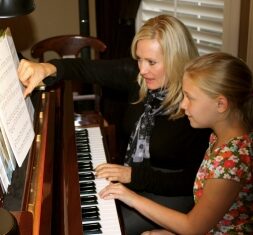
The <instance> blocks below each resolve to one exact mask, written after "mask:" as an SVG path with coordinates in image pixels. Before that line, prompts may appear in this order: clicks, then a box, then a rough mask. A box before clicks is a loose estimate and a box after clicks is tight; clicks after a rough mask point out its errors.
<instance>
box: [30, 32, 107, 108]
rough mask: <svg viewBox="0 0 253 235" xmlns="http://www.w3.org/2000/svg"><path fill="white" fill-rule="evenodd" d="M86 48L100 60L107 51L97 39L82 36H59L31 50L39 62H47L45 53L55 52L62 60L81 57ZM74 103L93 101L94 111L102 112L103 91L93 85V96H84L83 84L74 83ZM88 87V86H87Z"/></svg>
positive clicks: (46, 40) (42, 42)
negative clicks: (101, 98)
mask: <svg viewBox="0 0 253 235" xmlns="http://www.w3.org/2000/svg"><path fill="white" fill-rule="evenodd" d="M84 48H88V49H91V53H93V54H94V59H99V58H100V53H101V52H104V51H105V50H106V45H105V44H104V43H103V42H102V41H101V40H99V39H97V38H95V37H91V36H89V37H87V36H86V37H85V36H81V35H59V36H54V37H50V38H47V39H44V40H42V41H39V42H37V43H36V44H35V45H33V47H32V48H31V55H32V57H33V58H35V59H38V60H39V62H44V61H45V53H48V52H50V51H51V52H55V53H57V54H58V55H59V56H60V57H61V58H76V57H80V55H81V52H82V50H83V49H84ZM72 86H73V99H74V101H83V100H86V101H87V100H93V101H94V109H95V110H96V111H97V112H99V111H100V96H101V90H100V88H99V86H98V85H93V87H92V90H93V91H92V92H91V94H82V92H83V89H82V88H83V83H82V82H80V81H72ZM87 86H88V85H87Z"/></svg>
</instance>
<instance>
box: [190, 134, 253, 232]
mask: <svg viewBox="0 0 253 235" xmlns="http://www.w3.org/2000/svg"><path fill="white" fill-rule="evenodd" d="M216 140H217V137H216V136H215V135H214V134H212V135H211V136H210V141H209V148H208V149H207V151H206V154H205V157H204V160H203V162H202V164H201V166H200V168H199V171H198V173H197V176H196V180H195V183H194V198H195V203H198V200H199V199H200V197H201V196H202V193H203V188H204V186H205V182H206V180H207V179H212V178H213V179H228V180H235V181H236V182H240V183H241V184H242V185H243V187H242V189H241V191H240V193H239V194H238V196H237V198H236V200H235V201H234V203H233V204H232V206H231V207H230V209H229V211H228V212H227V213H226V214H225V215H224V217H223V218H222V220H221V221H220V222H219V223H218V224H217V225H216V226H215V227H214V228H213V229H212V230H211V231H209V233H208V234H215V235H221V234H222V235H226V234H229V235H232V234H234V235H240V234H241V235H246V234H253V150H252V147H253V143H252V140H253V133H250V134H246V135H243V136H240V137H235V138H233V139H231V140H230V141H229V142H228V143H227V144H224V145H223V146H221V147H218V148H216V149H214V150H213V152H211V150H212V146H214V144H215V142H216Z"/></svg>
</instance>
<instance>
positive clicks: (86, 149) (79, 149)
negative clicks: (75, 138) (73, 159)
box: [76, 145, 90, 153]
mask: <svg viewBox="0 0 253 235" xmlns="http://www.w3.org/2000/svg"><path fill="white" fill-rule="evenodd" d="M76 149H77V152H82V153H87V152H88V153H90V146H89V145H87V146H80V147H78V146H76Z"/></svg>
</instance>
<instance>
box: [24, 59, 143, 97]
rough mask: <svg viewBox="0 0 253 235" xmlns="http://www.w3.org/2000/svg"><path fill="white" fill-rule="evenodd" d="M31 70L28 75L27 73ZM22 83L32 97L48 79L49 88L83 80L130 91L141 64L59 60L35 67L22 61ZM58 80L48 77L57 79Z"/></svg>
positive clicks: (133, 62) (35, 65) (117, 61)
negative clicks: (56, 84)
mask: <svg viewBox="0 0 253 235" xmlns="http://www.w3.org/2000/svg"><path fill="white" fill-rule="evenodd" d="M27 70H28V71H27ZM19 71H22V73H19V77H20V80H21V81H22V82H23V84H24V85H25V86H27V89H26V90H27V93H30V92H31V91H32V90H33V89H34V88H35V86H36V85H38V83H39V82H40V81H41V79H44V78H45V79H44V80H43V82H44V83H45V84H46V85H53V84H55V83H56V82H58V81H60V80H72V79H73V80H82V81H84V82H88V83H98V84H99V85H101V86H105V87H109V88H113V89H117V90H126V89H127V88H128V87H129V85H130V83H131V81H136V77H137V74H138V65H137V62H136V61H135V60H133V59H131V58H123V59H115V60H84V59H80V58H76V59H56V60H51V61H49V63H41V64H39V63H34V62H28V61H25V60H22V62H21V63H20V66H19ZM54 74H55V76H56V77H47V76H49V75H54Z"/></svg>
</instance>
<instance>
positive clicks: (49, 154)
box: [0, 81, 99, 235]
mask: <svg viewBox="0 0 253 235" xmlns="http://www.w3.org/2000/svg"><path fill="white" fill-rule="evenodd" d="M33 96H34V97H33V98H34V100H35V101H34V102H35V104H34V106H35V113H36V115H35V123H34V128H35V132H36V137H35V139H34V142H33V145H32V147H31V150H30V152H29V155H28V156H27V158H26V161H25V162H24V164H23V165H22V169H17V170H16V171H17V172H16V171H15V172H14V175H13V181H14V183H12V185H11V187H10V190H9V191H10V193H8V194H7V195H2V197H1V198H2V201H1V204H2V205H1V206H3V207H5V208H7V210H10V211H11V213H13V214H14V215H15V216H16V218H17V221H18V223H19V229H20V235H29V234H31V235H45V234H47V235H50V234H57V235H73V234H75V235H82V234H83V231H82V225H81V210H80V191H79V185H78V169H77V159H76V147H75V130H74V109H73V101H72V88H71V83H70V82H68V81H67V82H66V81H65V82H64V83H62V84H60V85H59V86H58V87H56V88H55V89H52V90H50V91H43V92H41V91H36V92H35V94H34V95H33ZM95 122H97V124H99V119H98V120H95ZM20 175H23V176H24V179H23V180H21V177H20ZM15 180H17V181H18V183H17V184H16V183H15ZM20 181H21V183H20ZM16 188H18V190H16ZM20 188H21V189H20ZM16 191H22V192H21V193H20V194H21V195H16ZM0 196H1V194H0ZM13 199H14V200H17V201H18V203H16V204H18V205H16V206H13V205H12V204H13V203H12V200H13ZM14 204H15V203H14Z"/></svg>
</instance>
